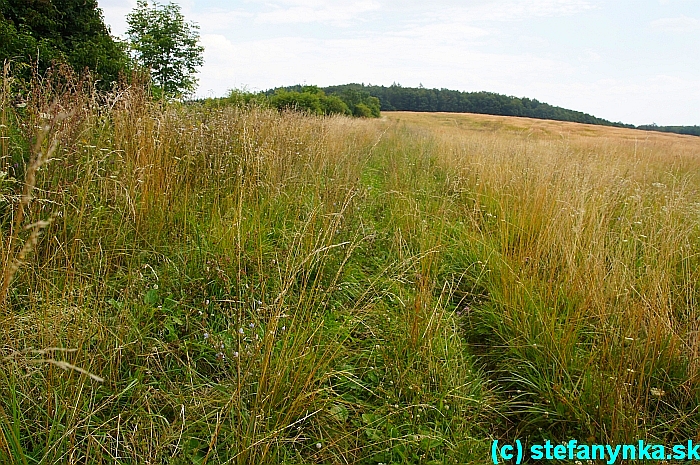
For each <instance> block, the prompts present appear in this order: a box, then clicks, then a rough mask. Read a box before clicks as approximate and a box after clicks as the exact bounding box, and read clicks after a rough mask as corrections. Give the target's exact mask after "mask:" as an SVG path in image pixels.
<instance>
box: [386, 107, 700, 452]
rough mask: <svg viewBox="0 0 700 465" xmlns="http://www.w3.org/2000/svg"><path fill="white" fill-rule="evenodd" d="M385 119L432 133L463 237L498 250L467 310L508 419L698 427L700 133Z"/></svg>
mask: <svg viewBox="0 0 700 465" xmlns="http://www.w3.org/2000/svg"><path fill="white" fill-rule="evenodd" d="M389 118H390V119H391V120H393V121H396V122H398V124H406V125H409V126H408V127H409V128H410V131H426V132H427V134H426V136H425V137H426V138H428V139H429V140H430V142H429V143H427V142H426V144H427V145H431V144H432V145H435V148H433V149H431V151H432V153H433V154H434V157H435V159H436V163H439V164H440V165H441V166H444V167H446V168H447V169H448V170H449V171H450V172H451V176H450V178H449V179H446V180H445V183H446V186H445V190H446V191H448V192H452V193H453V194H454V195H456V196H457V198H458V199H460V200H456V201H455V202H454V203H453V205H452V208H453V218H459V219H460V221H465V222H469V224H470V226H471V227H470V228H469V229H470V231H469V232H465V233H464V239H463V240H464V241H465V242H466V241H477V242H479V243H482V244H485V246H486V247H487V248H490V249H491V251H492V257H493V259H492V260H491V267H492V270H491V271H492V275H491V278H490V280H489V281H490V282H489V284H488V286H487V288H488V293H489V300H490V302H491V304H489V305H486V308H485V309H483V308H482V309H478V308H472V309H471V312H472V313H473V314H478V315H479V316H475V320H476V321H475V322H473V321H472V322H470V323H469V324H470V326H472V327H473V329H472V331H474V333H475V334H477V335H478V337H479V338H484V339H487V342H486V341H483V340H481V341H478V342H481V343H484V344H485V345H486V346H488V349H487V350H488V351H489V352H490V353H491V355H490V357H491V359H492V363H495V364H497V365H498V366H497V367H496V370H498V371H500V372H501V373H502V374H501V376H502V377H503V379H504V380H506V381H507V383H508V384H509V386H510V390H511V394H513V395H514V397H515V399H516V401H517V402H519V403H521V406H520V407H518V406H517V405H516V406H514V407H513V408H514V409H515V410H518V409H520V410H522V415H519V416H516V418H517V419H518V420H517V421H516V424H515V428H516V431H519V432H520V433H522V432H532V431H533V430H534V431H537V430H538V429H542V428H545V429H548V430H550V431H552V428H555V429H554V431H556V430H557V429H559V428H562V426H563V427H564V430H565V431H569V434H572V433H576V434H578V435H579V436H580V437H582V438H583V439H586V438H594V439H597V440H608V441H610V440H616V441H623V440H627V441H629V440H633V439H636V438H645V437H649V436H652V437H655V438H657V439H661V440H668V439H670V438H671V437H673V438H676V439H682V438H684V437H694V436H695V434H696V431H697V430H696V428H697V425H698V423H697V421H698V416H697V412H696V408H695V406H696V405H697V402H698V380H699V378H698V326H697V325H698V323H697V322H698V316H699V314H698V311H699V309H698V281H699V279H700V274H699V273H700V272H699V271H698V270H699V269H700V266H699V265H700V259H699V255H698V250H699V248H700V227H699V226H698V217H699V216H698V215H700V191H699V187H700V178H699V177H698V173H700V140H698V139H697V138H694V137H683V136H668V135H665V134H662V135H657V134H653V133H647V132H642V131H632V130H620V129H611V128H596V127H591V126H585V125H575V124H567V123H556V122H542V121H535V120H526V119H518V118H499V117H479V116H474V115H471V116H467V115H464V116H461V115H458V116H452V115H431V116H423V115H417V114H397V115H393V114H392V115H391V116H390V117H389ZM467 247H469V246H467ZM487 333H488V334H487ZM555 424H559V426H557V427H554V426H553V425H555ZM516 434H518V433H516Z"/></svg>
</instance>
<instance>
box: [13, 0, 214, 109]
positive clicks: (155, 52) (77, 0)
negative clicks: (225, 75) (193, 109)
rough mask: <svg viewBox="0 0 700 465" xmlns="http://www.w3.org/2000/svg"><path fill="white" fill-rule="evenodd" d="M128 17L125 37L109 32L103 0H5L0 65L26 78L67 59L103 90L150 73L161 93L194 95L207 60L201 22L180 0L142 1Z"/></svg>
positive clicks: (152, 88)
mask: <svg viewBox="0 0 700 465" xmlns="http://www.w3.org/2000/svg"><path fill="white" fill-rule="evenodd" d="M126 19H127V23H128V25H129V29H128V31H127V36H128V39H127V40H126V41H122V40H120V39H118V38H116V37H113V36H112V35H111V33H110V30H109V28H108V27H107V25H105V23H104V18H103V16H102V10H101V9H100V8H99V7H98V4H97V0H0V66H2V65H3V64H4V63H11V64H12V74H13V77H14V78H16V80H19V81H24V82H28V81H29V80H30V79H31V78H32V77H33V76H35V75H43V73H45V72H46V71H47V70H48V69H49V68H51V67H55V66H56V65H62V66H65V65H68V66H70V67H71V68H72V69H73V70H74V71H75V72H77V73H80V74H83V75H89V76H90V77H91V78H92V79H93V80H94V83H95V85H96V86H97V87H98V88H99V89H103V90H105V89H110V88H112V86H113V85H114V84H115V83H116V82H118V81H120V80H128V79H129V77H130V76H131V75H134V74H139V73H144V72H145V74H146V75H148V77H149V82H150V83H151V90H152V91H153V93H154V95H155V96H156V97H160V96H164V97H171V98H172V97H175V98H177V97H181V96H186V95H188V94H191V93H192V92H193V91H194V90H195V88H196V83H197V79H196V71H197V68H198V67H200V66H202V64H203V58H202V56H203V51H204V49H203V48H202V47H201V46H200V45H199V33H198V26H197V25H196V24H194V23H188V22H186V21H185V19H184V16H183V15H182V13H181V11H180V7H179V6H178V5H177V4H174V3H168V4H159V3H157V2H152V3H150V2H149V0H138V2H137V6H136V8H134V10H133V11H132V12H131V13H129V14H128V15H127V18H126Z"/></svg>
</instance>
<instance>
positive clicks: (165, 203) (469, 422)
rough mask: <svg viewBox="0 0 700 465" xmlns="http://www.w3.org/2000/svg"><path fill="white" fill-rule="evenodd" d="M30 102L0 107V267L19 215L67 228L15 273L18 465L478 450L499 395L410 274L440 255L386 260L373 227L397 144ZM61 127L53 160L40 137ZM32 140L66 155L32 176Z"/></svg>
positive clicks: (8, 309) (8, 424)
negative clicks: (388, 152) (3, 130)
mask: <svg viewBox="0 0 700 465" xmlns="http://www.w3.org/2000/svg"><path fill="white" fill-rule="evenodd" d="M52 79H53V80H52ZM10 87H11V86H10ZM8 92H10V93H13V92H14V93H17V92H19V91H17V90H13V89H10V90H9V91H8ZM22 98H23V99H24V102H26V104H27V105H26V107H24V106H21V107H19V108H18V107H17V106H16V105H15V104H9V103H8V102H12V101H13V99H15V96H14V95H13V96H12V98H8V96H7V95H5V96H4V97H3V100H2V101H3V102H4V106H3V114H4V115H7V116H6V117H7V121H8V124H7V127H8V132H7V133H8V134H10V136H8V139H3V148H2V149H3V153H7V154H8V155H7V157H8V158H7V159H4V160H3V163H5V164H6V165H5V166H8V170H7V173H8V174H7V175H6V176H5V177H4V178H3V179H2V189H3V195H4V197H3V199H5V200H6V202H5V203H4V206H3V208H4V209H3V210H2V228H3V229H2V247H3V251H11V250H14V249H13V246H11V244H10V241H15V239H12V237H13V235H14V234H15V231H17V229H16V228H15V229H12V228H13V227H12V226H11V225H12V224H14V222H15V221H16V218H17V213H18V212H19V211H20V209H21V208H26V213H25V214H24V217H25V219H21V220H18V221H19V222H20V223H23V224H24V223H27V224H36V222H37V221H41V220H43V219H46V218H53V220H52V222H51V224H48V225H45V228H44V229H43V233H44V234H43V235H42V236H41V237H40V238H36V240H35V241H32V245H33V247H32V248H33V249H34V250H33V255H32V258H31V260H23V262H24V263H23V264H22V266H21V267H17V268H16V269H10V267H11V266H13V265H11V261H10V260H4V261H3V265H2V268H3V273H6V274H7V273H8V270H10V271H11V273H9V274H11V275H12V280H11V281H8V283H9V284H8V286H7V298H6V299H5V300H4V301H3V302H2V312H3V313H2V314H3V320H2V322H1V325H2V331H3V335H4V341H5V342H4V343H3V346H2V355H1V356H0V357H1V358H0V361H1V363H2V364H3V370H2V375H0V391H1V392H2V395H0V398H1V399H2V401H1V404H0V407H1V408H2V410H0V457H2V461H4V462H8V463H25V462H26V463H30V462H34V463H101V462H109V463H241V464H243V463H362V462H368V461H369V462H376V461H382V460H384V461H397V460H398V461H404V462H406V463H412V462H415V461H416V460H419V461H420V460H424V461H425V460H447V461H451V462H454V461H461V460H463V459H464V458H465V457H469V456H471V455H472V454H480V453H481V451H482V450H484V447H485V444H486V439H487V436H488V431H489V426H488V422H489V421H490V420H489V419H490V418H492V415H493V413H492V411H493V408H492V407H490V406H489V405H488V401H487V399H488V398H489V396H490V395H491V394H490V393H489V390H488V388H487V386H486V383H484V382H483V380H482V379H481V378H480V375H479V371H478V370H476V369H474V367H473V365H472V363H473V360H472V359H471V357H470V356H469V355H468V354H466V353H465V352H464V351H463V342H462V340H461V339H460V337H459V334H458V332H457V328H456V326H455V320H454V319H453V317H452V314H451V311H450V308H449V305H448V301H449V297H450V293H451V291H450V289H448V288H446V289H443V290H442V291H441V292H439V293H438V294H437V295H436V298H434V297H433V292H432V291H433V288H432V287H430V285H429V283H428V281H427V280H426V279H423V278H415V279H414V278H413V277H412V276H414V275H415V273H416V272H423V273H424V274H426V275H427V274H429V273H430V267H431V265H430V264H429V263H430V256H431V252H430V251H426V252H424V253H423V252H416V253H413V252H411V253H408V252H407V253H403V254H401V256H397V257H393V256H384V257H378V256H376V255H375V251H377V250H378V247H379V249H380V248H382V247H383V244H384V243H385V242H384V241H385V239H386V238H391V237H392V236H388V235H387V231H386V230H380V229H381V228H385V227H386V224H384V223H383V222H382V221H381V218H379V217H375V216H372V215H368V211H369V210H373V209H374V207H370V204H372V203H373V202H376V203H377V205H376V206H377V211H379V210H381V209H383V208H384V204H383V199H382V198H381V196H379V197H376V196H375V193H376V191H374V190H372V189H371V187H372V186H368V185H366V184H365V181H366V180H367V178H366V173H367V170H368V169H373V168H371V165H372V164H373V163H374V162H373V160H375V158H376V157H377V156H378V154H379V153H380V152H381V151H382V150H385V149H383V145H382V144H383V142H382V141H383V134H385V131H386V128H383V127H377V126H376V125H375V123H373V122H370V121H364V120H353V119H348V118H317V117H309V116H305V115H301V114H297V113H283V114H280V113H278V112H276V111H271V110H267V109H261V108H256V107H247V108H233V107H230V108H223V109H222V108H220V109H215V110H211V109H205V108H200V107H197V106H196V105H178V104H162V103H157V102H153V101H151V99H150V97H149V96H148V95H147V94H146V93H145V92H144V91H143V87H141V86H139V85H131V86H129V85H126V84H125V85H123V86H122V87H120V88H117V89H115V91H114V92H113V93H111V94H108V95H104V94H97V93H94V92H93V90H92V88H90V86H89V85H87V86H86V85H84V84H77V83H76V81H75V80H74V78H73V77H71V76H66V75H58V76H55V77H48V78H46V79H45V80H44V81H37V82H36V83H35V85H34V86H33V87H32V88H31V89H30V91H29V93H28V94H23V97H22ZM64 113H65V114H69V115H70V117H69V118H66V119H65V120H63V121H61V122H60V125H59V124H56V125H53V126H51V127H50V128H49V129H47V133H46V137H45V139H44V140H45V141H47V142H42V139H40V138H39V139H33V137H34V135H35V134H37V132H36V131H37V130H39V131H43V130H42V129H41V128H38V127H37V126H38V123H39V122H40V121H44V120H47V119H48V120H52V121H53V119H55V118H56V115H58V114H64ZM39 134H42V133H41V132H39ZM33 141H34V142H33ZM48 141H52V142H50V145H48V146H47V144H49V142H48ZM32 144H34V145H35V146H41V147H44V148H45V147H53V149H52V151H51V152H50V153H51V156H50V157H47V158H50V159H47V160H44V163H42V164H41V166H38V165H37V166H36V167H35V168H32V167H33V166H34V165H33V163H32V161H31V152H30V149H29V147H30V146H31V145H32ZM54 144H55V145H54ZM35 152H36V150H35ZM43 153H47V154H48V153H49V151H45V152H43ZM25 167H26V168H25ZM34 171H35V172H36V176H35V179H31V176H32V175H30V173H32V172H34ZM30 185H31V186H32V187H31V190H32V192H34V196H33V198H32V199H31V201H27V202H25V204H26V205H25V204H23V203H22V196H21V195H20V193H21V192H22V189H26V188H27V186H30ZM5 193H6V194H7V195H5ZM22 205H25V206H24V207H23V206H22ZM42 225H43V223H42ZM21 234H23V235H24V236H27V235H28V234H31V233H30V232H22V233H21ZM24 236H23V237H24ZM429 237H431V235H430V234H428V232H427V230H426V239H425V240H426V247H427V248H431V247H432V246H431V245H430V244H429V241H430V240H429ZM382 253H383V252H382ZM10 255H12V252H10ZM10 255H4V256H10ZM406 302H412V303H411V304H410V307H411V308H412V309H413V312H412V313H408V314H406V313H405V312H404V304H405V303H406ZM406 328H410V330H409V331H408V332H406Z"/></svg>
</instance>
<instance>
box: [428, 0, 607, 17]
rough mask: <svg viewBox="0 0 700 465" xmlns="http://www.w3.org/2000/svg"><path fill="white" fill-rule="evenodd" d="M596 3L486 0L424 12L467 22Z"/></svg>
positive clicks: (568, 10)
mask: <svg viewBox="0 0 700 465" xmlns="http://www.w3.org/2000/svg"><path fill="white" fill-rule="evenodd" d="M595 8H597V6H596V5H595V4H594V3H592V2H590V1H587V0H488V1H481V2H471V3H470V4H468V5H466V6H459V7H453V8H442V9H439V10H436V11H434V12H428V17H440V18H450V19H451V20H460V21H468V22H482V21H522V20H526V19H531V18H538V17H554V16H571V15H575V14H578V13H582V12H584V11H588V10H592V9H595Z"/></svg>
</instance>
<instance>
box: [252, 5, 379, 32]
mask: <svg viewBox="0 0 700 465" xmlns="http://www.w3.org/2000/svg"><path fill="white" fill-rule="evenodd" d="M284 3H285V4H287V5H288V6H286V7H280V6H277V7H275V8H273V9H272V10H270V11H265V12H263V13H260V14H258V15H257V18H256V22H259V23H268V24H290V23H314V22H320V23H331V24H334V25H342V26H349V25H350V24H351V20H355V19H357V18H358V17H361V16H362V15H363V14H365V13H368V12H370V11H376V10H378V9H380V7H381V5H380V4H379V3H378V2H376V1H374V0H360V1H352V2H343V3H341V4H339V5H338V4H335V5H334V4H331V3H330V2H328V1H313V0H306V1H299V0H297V1H293V2H290V1H287V2H284Z"/></svg>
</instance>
